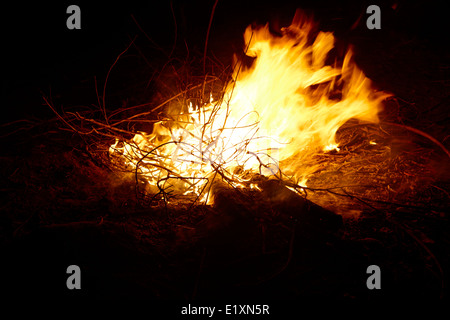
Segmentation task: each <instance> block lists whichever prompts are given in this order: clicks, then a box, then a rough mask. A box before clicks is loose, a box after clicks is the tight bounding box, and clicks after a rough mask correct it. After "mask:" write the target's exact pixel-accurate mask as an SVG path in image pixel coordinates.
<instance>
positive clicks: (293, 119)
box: [110, 12, 387, 201]
mask: <svg viewBox="0 0 450 320" xmlns="http://www.w3.org/2000/svg"><path fill="white" fill-rule="evenodd" d="M313 29H314V23H313V22H311V21H309V20H308V19H306V18H304V17H303V16H302V15H301V14H300V13H299V12H297V13H296V15H295V17H294V19H293V22H292V24H291V25H290V26H289V27H287V28H283V29H282V30H281V32H282V34H281V36H274V35H272V34H271V33H270V31H269V27H268V25H266V26H264V27H257V28H253V27H251V26H249V27H248V28H247V29H246V31H245V34H244V39H245V43H246V48H248V50H247V55H248V56H250V57H253V58H254V62H253V65H252V67H251V68H249V69H247V70H243V68H241V67H240V68H236V71H235V73H234V76H233V79H234V81H231V82H230V83H229V84H228V86H227V88H226V90H225V94H224V97H223V99H221V100H220V101H216V102H215V101H214V100H213V98H212V96H211V97H210V100H209V103H206V104H204V105H201V106H194V105H192V103H190V104H189V105H188V106H187V108H186V109H187V110H186V109H184V110H183V108H182V107H181V106H180V108H179V110H178V112H177V113H176V114H175V115H172V116H171V117H172V118H171V119H170V120H164V121H160V122H158V123H156V124H155V126H154V129H153V132H152V133H151V134H147V133H144V132H139V133H137V134H136V135H135V136H134V138H133V139H132V141H131V142H124V143H123V144H122V145H121V146H120V147H119V141H116V142H115V143H114V145H112V146H111V148H110V153H111V154H116V155H117V154H118V155H120V156H121V158H122V159H124V164H125V165H127V166H130V167H131V168H132V169H133V170H136V168H138V172H139V173H140V174H141V175H142V176H145V178H146V180H147V182H148V191H150V192H157V191H158V190H160V189H161V188H166V187H168V186H170V188H171V190H174V191H178V192H179V193H180V194H185V195H188V194H195V195H201V197H200V200H202V201H206V199H208V197H206V196H205V189H206V188H205V186H206V185H207V183H208V182H210V181H211V180H212V179H213V178H214V177H216V176H217V172H219V171H220V172H221V174H222V175H224V176H226V177H227V178H229V179H228V180H229V181H230V182H229V183H230V184H231V185H233V186H235V187H237V186H244V184H245V183H246V182H248V181H247V180H246V179H245V178H244V174H243V173H244V172H246V171H247V172H248V171H249V170H250V171H254V172H259V173H261V174H264V175H272V174H277V173H279V171H280V170H281V171H283V172H289V173H290V174H291V177H293V178H295V179H296V181H301V183H302V185H303V186H305V185H306V181H307V177H308V175H309V174H310V173H311V169H308V168H305V167H304V166H302V164H303V161H304V159H305V158H306V157H310V156H311V155H313V154H314V153H316V152H317V151H320V150H325V151H327V150H328V151H330V150H336V151H339V148H338V145H337V143H336V141H335V134H336V131H337V130H338V129H339V127H340V126H341V125H343V124H344V123H345V122H346V121H347V120H349V119H350V118H358V119H362V120H365V121H372V122H377V121H378V116H377V114H378V112H379V111H380V103H381V101H382V100H383V99H384V98H386V97H387V95H386V94H385V93H382V92H375V91H374V90H373V89H372V86H371V82H370V80H369V79H368V78H366V77H365V75H364V74H363V72H362V71H361V70H360V69H359V68H358V67H357V66H356V64H355V63H354V62H353V61H352V52H351V51H350V50H349V51H348V52H347V54H346V55H345V57H344V58H343V62H342V64H340V65H338V63H334V65H330V63H329V62H328V61H327V59H328V58H329V55H330V51H331V50H332V49H333V48H334V41H335V39H334V36H333V34H332V33H330V32H318V33H317V32H314V31H313ZM180 110H181V111H180ZM250 187H251V188H256V189H258V188H257V186H256V185H255V184H251V185H250ZM202 192H203V194H202ZM208 201H209V200H208Z"/></svg>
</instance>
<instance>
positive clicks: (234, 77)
mask: <svg viewBox="0 0 450 320" xmlns="http://www.w3.org/2000/svg"><path fill="white" fill-rule="evenodd" d="M216 4H217V2H216ZM214 8H215V5H214ZM170 9H171V10H172V11H171V12H172V14H173V17H174V18H175V16H176V15H177V14H179V12H178V13H177V11H176V10H175V9H174V7H173V4H172V3H171V5H170ZM383 10H384V9H383ZM393 10H394V9H393ZM213 13H214V9H213ZM292 13H294V12H292ZM212 18H213V14H211V21H212ZM132 20H133V22H134V23H135V25H136V26H137V28H138V30H139V32H140V33H139V34H140V35H141V33H142V34H143V35H144V36H143V37H141V38H139V40H142V39H144V40H145V39H149V37H148V35H147V34H146V33H145V30H144V29H143V28H142V27H141V26H140V25H139V22H138V19H136V18H135V17H134V16H132ZM211 21H210V24H209V26H208V32H207V34H208V35H207V37H208V36H209V35H210V28H211ZM360 21H361V18H359V19H358V20H356V22H354V21H353V22H352V28H355V26H357V25H358V23H359V22H360ZM383 26H384V25H383ZM176 27H180V26H178V25H176ZM180 28H181V27H180ZM326 30H329V29H327V28H323V25H321V24H320V23H319V21H318V20H315V19H313V18H312V17H311V16H308V15H307V14H305V13H304V12H303V11H301V10H298V11H296V12H295V15H294V16H293V19H292V20H290V23H287V24H286V25H285V26H284V27H282V28H278V27H276V26H273V25H272V24H269V23H267V24H265V25H264V24H259V25H258V24H256V23H254V24H251V25H248V27H246V28H245V27H244V28H243V29H242V30H240V35H241V38H242V35H243V39H241V40H243V41H242V46H241V47H240V48H239V49H236V48H233V49H235V50H234V51H235V52H230V57H231V56H232V54H233V53H234V56H233V57H232V59H231V58H230V61H231V60H232V63H231V64H229V65H228V64H222V63H221V61H220V59H218V58H217V57H215V56H213V54H212V53H213V50H211V51H210V52H211V57H209V56H208V52H209V51H208V50H207V45H208V38H207V39H206V43H205V47H204V51H203V52H200V51H192V52H191V51H190V48H189V47H188V45H187V43H186V48H184V47H183V46H181V47H183V48H182V49H179V48H178V47H177V46H175V44H177V42H176V41H177V39H175V44H174V47H173V49H172V50H171V51H170V54H168V55H167V57H169V58H170V59H168V60H169V61H167V62H165V63H162V64H161V66H160V67H158V68H155V70H156V71H155V73H154V74H153V75H152V76H151V79H150V80H148V77H149V76H148V75H147V74H145V75H144V76H143V77H144V78H145V81H143V82H147V81H148V82H147V85H146V86H145V90H147V89H148V92H145V93H143V94H142V96H143V97H145V99H143V100H142V101H141V100H138V99H137V98H136V100H133V98H130V99H129V98H127V97H124V98H123V100H120V99H121V98H117V96H120V95H121V94H122V93H123V92H121V91H120V90H116V87H114V90H113V89H110V86H111V88H112V87H113V86H112V85H111V82H112V83H113V84H114V81H116V82H121V81H122V80H121V79H117V78H120V76H118V75H123V74H125V73H124V72H123V70H121V71H122V73H120V72H118V73H115V70H116V69H115V68H119V67H121V68H126V66H127V64H126V63H124V64H123V65H121V63H122V61H123V59H128V58H130V57H136V56H138V57H140V58H141V61H144V62H145V64H147V67H148V68H149V69H150V68H152V67H153V66H152V65H151V63H149V60H147V58H146V57H145V55H144V53H143V50H142V51H141V48H144V47H140V45H141V43H138V41H137V40H136V39H137V37H134V38H132V37H130V40H129V43H128V46H127V45H125V46H124V47H123V48H121V49H120V50H117V53H118V55H117V56H115V60H113V63H112V65H111V66H110V69H109V70H107V72H106V75H105V79H104V82H102V81H100V80H98V79H97V78H94V80H93V81H92V84H93V85H94V86H93V87H92V88H90V89H89V90H91V91H93V92H94V93H95V94H96V98H97V99H95V97H94V101H93V103H91V104H90V105H83V107H79V105H77V106H68V107H67V108H66V106H63V105H62V104H61V105H59V104H57V102H54V101H57V100H58V98H57V97H55V99H53V97H52V94H51V93H49V94H48V95H47V94H45V93H43V94H42V97H43V100H44V103H45V105H46V106H47V107H48V108H50V110H51V111H52V112H53V113H54V115H56V117H55V118H54V119H52V120H51V121H49V122H48V123H47V124H46V126H47V125H48V126H49V127H50V128H51V129H49V130H48V132H46V133H45V134H44V135H48V136H51V137H52V139H53V136H52V135H53V134H54V133H56V134H55V135H54V136H55V137H56V136H57V137H56V138H55V139H56V141H57V142H56V145H57V147H55V149H56V151H53V150H48V149H46V148H47V147H46V146H45V142H39V143H38V144H36V147H35V148H34V149H32V150H33V151H32V152H33V157H36V158H30V159H31V160H30V161H29V164H28V165H25V164H24V165H23V167H21V168H20V170H19V169H15V165H13V164H14V161H11V163H9V162H8V163H7V165H5V166H4V167H5V171H11V172H13V173H12V174H11V175H10V176H8V179H9V180H11V181H13V182H12V186H13V188H16V185H20V183H21V179H22V182H23V181H25V182H23V183H24V185H25V187H24V189H25V190H26V191H27V192H29V190H32V192H36V195H35V196H34V198H33V197H29V195H28V194H25V193H24V195H20V196H17V197H11V199H13V200H14V201H16V202H15V203H13V204H12V205H8V206H9V207H11V208H14V210H15V212H16V214H15V216H14V219H15V220H14V219H12V221H13V223H11V225H14V228H10V229H11V230H13V231H11V234H12V235H11V239H20V241H22V242H18V244H16V246H17V247H19V248H21V245H22V243H24V245H23V246H25V247H26V245H27V244H30V245H29V246H30V248H32V249H27V248H26V249H25V251H26V252H28V251H27V250H29V251H30V252H33V251H34V249H33V248H35V246H36V247H39V248H41V247H42V248H47V247H50V248H53V247H52V246H59V245H61V246H62V247H64V248H66V247H65V246H67V247H69V248H71V250H72V251H70V252H69V253H64V255H65V256H64V257H65V258H67V261H68V260H69V259H70V260H71V261H70V263H71V264H73V263H75V264H79V266H78V267H79V270H81V271H80V272H81V273H82V274H83V276H84V272H86V270H88V272H93V273H91V275H90V277H87V278H89V279H90V280H89V281H91V283H88V285H87V286H88V287H89V288H90V290H92V291H90V292H94V294H98V295H100V296H106V297H108V296H109V295H115V294H116V293H117V292H118V291H119V289H117V290H116V291H114V290H113V291H112V292H114V293H110V292H109V288H111V284H112V283H115V281H116V280H117V279H120V281H123V283H125V284H124V285H123V287H124V288H130V287H131V288H132V289H130V290H129V291H128V292H131V293H130V295H131V296H132V295H133V292H135V291H134V290H136V292H137V293H136V296H150V297H152V298H154V297H169V298H172V297H177V298H182V299H185V298H189V299H196V298H204V297H207V298H208V297H209V296H210V295H211V296H214V297H223V296H224V295H227V296H235V295H236V296H238V297H249V296H252V297H253V296H257V297H267V296H268V297H276V298H278V295H279V294H281V295H282V297H288V298H290V297H292V296H295V297H300V298H302V297H304V296H308V295H310V294H311V295H314V292H315V290H317V292H319V295H322V296H327V295H329V294H330V295H332V296H335V297H344V296H345V297H350V298H353V297H357V298H360V297H363V298H365V297H368V296H369V294H368V293H367V290H368V289H367V287H366V282H365V281H366V280H367V279H366V278H364V279H363V280H362V281H360V280H361V279H359V278H358V279H357V278H356V276H355V274H356V275H360V274H364V272H366V270H367V267H369V266H372V267H373V268H372V269H373V270H381V272H382V274H383V278H382V279H383V280H382V281H386V282H383V284H382V288H383V290H386V289H385V288H386V287H389V283H388V281H389V280H392V279H394V280H392V281H393V282H394V283H395V284H396V285H398V286H400V285H399V283H400V284H403V283H404V282H407V281H409V278H408V277H409V276H410V275H411V277H413V276H414V277H415V278H414V279H417V278H420V279H422V278H421V275H422V274H426V276H427V278H426V281H425V280H423V281H424V283H425V282H426V284H421V285H420V286H419V285H418V286H417V290H416V291H415V292H418V291H420V290H422V291H423V292H431V293H432V294H433V295H434V296H436V297H438V296H439V297H442V296H443V295H444V293H445V292H444V291H445V290H444V279H445V277H444V269H445V265H444V264H445V263H446V260H445V259H443V258H442V257H444V258H445V254H442V252H441V254H440V253H439V252H437V254H434V253H433V252H434V251H433V250H434V247H432V245H433V244H434V243H437V242H438V240H433V239H437V238H438V236H442V237H443V239H444V240H445V239H446V233H442V234H439V233H438V232H437V231H436V234H433V232H431V231H430V230H435V229H433V228H432V226H430V228H429V229H426V228H425V227H424V228H423V229H421V228H422V227H421V226H420V227H419V226H417V225H414V224H413V223H412V222H411V221H415V222H417V221H421V222H424V225H426V223H429V224H430V225H431V224H432V223H434V222H436V221H437V222H438V223H439V222H440V221H447V220H445V219H448V217H447V214H446V213H445V207H446V204H448V199H449V197H448V192H447V191H446V182H445V177H442V180H443V181H441V180H439V179H440V178H441V177H440V175H442V176H444V175H445V174H442V172H445V166H443V169H442V168H440V167H439V165H437V163H440V162H439V161H441V160H442V159H443V158H445V159H446V161H448V157H449V156H450V153H449V151H448V150H447V148H446V146H445V139H443V138H442V136H440V137H437V136H434V133H433V132H431V131H430V132H429V131H427V130H425V129H424V127H425V126H422V127H419V126H417V127H416V126H415V124H418V123H421V122H420V121H416V122H413V121H409V120H410V119H409V120H408V119H406V116H405V115H406V114H408V115H409V113H408V112H407V111H405V110H406V109H408V108H409V107H411V106H412V104H408V102H407V101H406V100H402V99H401V98H400V97H398V96H397V93H398V92H396V90H391V89H396V88H395V86H392V85H391V86H389V85H386V86H384V84H386V83H387V84H388V83H389V82H386V81H385V82H383V81H378V80H380V79H381V78H380V77H379V76H378V77H376V76H374V75H376V72H374V71H373V70H374V68H375V67H373V65H371V64H370V63H367V61H366V63H365V64H364V63H360V62H361V61H364V60H363V59H362V58H361V57H363V58H364V55H362V54H360V53H361V52H360V51H358V48H359V47H358V45H357V44H355V46H353V45H352V44H349V43H347V42H346V41H344V40H343V39H342V38H341V37H339V36H338V34H337V32H336V33H333V32H331V31H326ZM178 31H179V30H178ZM176 32H177V31H176ZM373 32H377V30H373ZM380 32H381V31H380ZM178 41H180V40H179V39H178ZM237 43H238V42H237ZM152 45H154V43H153V42H152ZM178 45H179V46H180V44H179V43H178ZM185 49H186V52H185V51H183V50H185ZM151 50H154V51H160V52H165V51H164V50H163V49H161V48H156V49H155V48H153V47H152V49H151ZM151 50H150V52H154V51H151ZM177 50H180V51H179V52H178V51H177ZM230 51H231V50H230ZM130 52H132V53H130ZM180 52H181V53H180ZM165 53H167V52H165ZM182 53H186V55H187V57H186V59H185V60H183V59H182V58H179V57H181V56H182ZM226 53H228V52H226ZM224 55H225V53H223V55H222V56H224ZM167 57H166V56H164V57H163V58H161V59H165V58H167ZM192 57H194V58H192ZM178 58H179V59H178ZM188 58H189V59H191V60H189V59H188ZM390 58H392V57H390ZM366 59H369V58H366ZM385 59H388V58H386V57H385ZM369 60H370V59H369ZM389 61H390V60H389ZM157 62H158V63H159V61H157ZM155 64H157V63H156V62H155ZM374 64H375V63H374ZM363 66H364V68H363ZM371 68H372V69H371ZM382 68H389V64H387V66H384V67H383V66H380V69H382ZM142 69H143V70H145V72H147V70H148V69H145V68H142ZM363 70H364V71H363ZM383 70H384V69H383ZM133 72H134V70H132V71H130V73H133ZM380 72H381V71H380ZM143 73H144V72H143ZM115 77H116V78H115ZM133 77H134V74H133ZM136 77H138V76H136ZM130 78H132V77H130ZM392 81H393V80H392ZM124 82H125V81H124ZM86 83H88V82H86ZM123 86H126V84H124V85H123ZM142 87H144V86H141V84H139V86H137V88H138V89H139V90H140V89H142ZM127 90H130V91H129V92H132V93H133V94H134V93H135V92H136V91H138V90H135V89H134V88H127V89H126V90H124V91H125V92H128V91H127ZM408 90H409V88H408ZM74 91H77V90H75V89H74ZM391 92H392V93H391ZM407 92H409V91H407ZM108 94H109V95H108ZM150 94H151V96H150ZM110 95H111V96H112V95H115V96H114V97H115V99H113V98H110ZM119 100H120V103H117V101H119ZM48 108H47V109H46V110H47V111H48ZM411 108H412V107H411ZM408 110H409V109H408ZM436 110H440V107H439V108H436ZM54 115H53V114H52V116H53V117H54ZM402 116H403V119H402ZM54 120H56V121H54ZM404 120H405V121H404ZM419 120H421V119H419ZM25 123H26V124H27V125H29V126H30V128H31V127H32V121H31V120H30V121H28V122H25ZM53 126H55V127H57V129H58V130H55V129H54V128H53ZM43 128H44V126H43ZM45 129H47V127H45ZM26 130H28V129H18V130H17V132H19V133H23V132H27V131H26ZM30 130H31V129H30ZM39 130H43V129H39ZM59 135H61V138H60V137H59ZM67 137H70V139H66V138H67ZM27 138H28V137H25V140H26V139H27ZM63 140H64V141H63ZM39 141H41V140H39ZM441 141H442V142H441ZM61 142H62V143H61ZM61 145H64V146H63V147H61ZM58 148H59V149H58ZM67 148H69V149H70V148H72V149H71V150H70V151H67V150H66V149H67ZM6 149H7V148H6ZM36 154H37V155H36ZM36 159H37V160H36ZM52 163H56V165H55V164H52ZM442 163H444V161H442ZM34 166H37V169H36V168H35V167H34ZM60 167H61V168H60ZM66 171H67V172H68V173H67V172H66ZM9 180H8V181H9ZM47 181H50V182H47ZM52 183H53V184H54V185H55V186H53V185H52ZM30 186H31V187H30ZM21 196H23V198H21ZM23 199H25V200H26V201H25V200H23ZM28 199H32V200H29V201H28ZM21 200H23V201H21ZM11 201H12V200H11ZM33 201H34V202H33ZM35 203H37V204H39V205H36V204H35ZM35 208H39V209H35ZM33 210H35V211H37V210H40V211H39V212H38V213H33V214H31V215H29V214H28V212H29V211H32V212H34V211H33ZM413 218H414V220H413ZM427 219H428V220H427ZM405 221H406V222H405ZM425 222H426V223H425ZM409 223H410V224H409ZM408 224H409V226H408ZM418 225H420V223H418ZM5 230H6V229H5ZM427 231H430V232H427ZM430 234H431V236H430ZM434 235H436V238H433V236H434ZM49 239H50V240H49ZM61 239H62V240H61ZM35 240H36V241H35ZM444 242H445V241H444ZM35 243H36V245H35ZM41 243H43V245H42V246H41V245H40V244H41ZM31 244H33V245H31ZM417 248H419V250H416V249H417ZM430 248H431V249H430ZM439 248H440V249H442V248H443V249H442V250H444V249H445V246H443V247H442V248H441V247H439ZM60 249H61V248H59V247H56V249H55V250H54V251H55V252H65V249H64V250H62V249H61V250H60ZM436 251H438V250H436ZM11 252H14V250H11ZM18 252H20V250H18ZM36 252H40V251H39V250H37V251H36ZM86 252H87V253H86ZM398 252H400V254H399V255H398V256H397V253H398ZM439 254H440V255H439ZM36 255H37V254H36ZM49 255H51V256H52V257H51V259H49V260H50V261H55V260H56V259H57V258H56V257H59V256H58V255H53V254H52V253H51V254H49ZM102 255H105V256H107V257H108V259H109V260H108V259H106V260H105V261H108V262H104V261H103V256H102ZM12 256H13V255H12ZM73 257H75V258H74V259H72V258H73ZM52 259H53V260H52ZM77 259H78V260H77ZM408 259H409V260H408ZM441 259H442V260H441ZM72 260H73V261H72ZM397 260H398V261H397ZM400 260H401V261H400ZM18 261H22V260H20V259H19V260H18ZM79 261H81V262H79ZM155 261H156V262H155ZM399 261H400V262H399ZM405 261H406V262H405ZM411 261H413V262H414V263H415V264H412V267H411V268H410V267H409V264H408V263H410V262H411ZM111 262H112V263H111ZM407 262H408V263H407ZM27 263H28V262H27V261H26V260H25V261H24V263H23V264H22V263H16V264H18V265H27ZM64 263H65V260H64V262H61V264H64ZM116 264H117V266H118V267H117V269H114V268H115V267H111V269H109V267H110V265H116ZM130 266H132V267H130ZM324 266H325V267H324ZM330 266H331V267H330ZM377 266H379V267H380V268H378V269H377V268H376V267H377ZM64 267H67V266H65V265H64ZM22 268H25V267H22ZM43 268H44V267H43ZM54 268H56V267H54ZM327 268H328V269H327ZM408 268H410V269H411V270H413V271H409V273H408V270H410V269H408ZM11 269H15V267H14V266H13V267H11ZM372 269H370V270H372ZM20 270H22V269H20ZM52 270H53V269H52ZM74 270H75V269H74ZM92 270H94V271H92ZM105 270H106V271H105ZM149 270H150V271H149ZM230 270H231V271H230ZM392 270H394V271H392ZM424 270H425V271H424ZM20 272H21V271H19V272H18V273H20ZM58 272H59V270H58ZM103 272H106V274H107V276H105V278H102V273H103ZM23 273H25V270H24V272H23ZM403 273H404V274H405V276H404V277H402V275H403ZM135 274H136V276H135ZM417 274H419V276H417ZM341 275H343V276H342V277H341ZM386 275H387V276H386ZM50 276H51V275H47V278H48V277H50ZM97 277H98V278H99V279H100V280H99V282H95V281H96V279H97ZM384 277H385V278H384ZM389 277H390V278H389ZM43 278H44V277H43ZM82 279H84V278H82ZM93 279H94V280H93ZM104 279H107V280H104ZM110 279H113V281H109V280H110ZM385 279H388V280H385ZM405 279H406V280H405ZM424 279H425V278H424ZM128 280H129V281H128ZM82 281H84V280H82ZM102 281H104V282H102ZM120 281H119V282H120ZM23 283H24V286H25V285H26V283H27V281H26V280H24V281H23ZM92 283H95V284H94V285H93V284H92ZM105 283H106V285H105ZM129 283H131V285H130V287H128V285H129ZM386 283H387V285H386ZM108 285H109V286H108ZM141 285H142V286H141ZM58 286H59V284H57V285H55V287H58ZM84 286H85V284H84V282H83V284H82V288H84ZM37 287H38V286H36V288H37ZM58 288H59V287H58ZM97 288H100V289H98V290H97ZM142 288H144V289H142ZM392 288H394V289H392ZM423 288H425V289H427V290H425V289H423ZM96 290H97V291H96ZM139 290H141V291H139ZM388 290H390V291H388V292H389V297H396V296H397V291H396V290H397V287H395V286H393V287H390V288H389V289H388ZM17 291H18V292H20V290H17ZM120 291H121V293H122V292H127V291H126V290H122V288H121V289H120ZM375 291H376V290H374V291H373V292H375ZM406 291H407V290H406V289H405V290H402V291H401V292H406ZM330 292H331V293H330ZM375 294H376V293H375ZM189 310H190V309H189ZM195 310H196V309H195Z"/></svg>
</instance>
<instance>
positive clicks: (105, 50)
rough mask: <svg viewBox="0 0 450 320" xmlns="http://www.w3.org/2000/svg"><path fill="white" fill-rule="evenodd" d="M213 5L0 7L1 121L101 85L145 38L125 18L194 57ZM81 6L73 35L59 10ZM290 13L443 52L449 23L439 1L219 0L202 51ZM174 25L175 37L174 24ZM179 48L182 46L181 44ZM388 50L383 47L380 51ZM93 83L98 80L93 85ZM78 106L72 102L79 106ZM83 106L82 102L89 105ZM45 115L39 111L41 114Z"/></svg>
mask: <svg viewBox="0 0 450 320" xmlns="http://www.w3.org/2000/svg"><path fill="white" fill-rule="evenodd" d="M213 3H214V1H213V0H210V1H206V0H200V1H179V0H174V1H172V4H171V2H169V1H123V2H112V3H111V2H102V3H101V2H95V3H93V2H92V1H76V2H68V1H62V2H59V3H57V4H55V3H52V4H50V3H45V2H41V1H40V2H34V3H31V4H30V3H22V2H14V3H12V4H6V5H2V8H1V11H2V13H3V14H2V18H1V30H2V37H1V39H2V43H3V46H2V47H3V50H2V52H3V58H2V62H3V67H2V85H1V88H2V102H3V103H2V104H3V109H2V113H3V121H6V120H13V119H16V118H22V117H27V116H29V115H30V114H32V115H35V114H41V113H44V114H45V113H46V112H48V110H43V109H42V108H41V107H40V106H39V105H40V103H41V99H40V96H41V95H42V93H41V91H44V92H46V93H47V94H48V93H49V92H50V91H51V93H52V95H55V96H56V97H57V96H58V94H62V95H63V94H64V92H65V91H67V88H68V87H73V85H74V83H76V84H79V83H80V81H86V79H93V77H94V76H96V77H97V78H98V80H99V81H101V80H102V79H104V77H105V75H106V73H107V71H108V69H109V67H110V66H111V64H112V63H113V62H114V60H115V58H116V57H117V55H118V54H119V53H120V52H121V51H122V50H124V48H126V47H127V46H128V44H129V43H130V40H131V39H132V38H133V37H134V36H136V35H137V36H138V38H137V39H138V40H137V41H139V40H140V41H143V40H145V35H144V34H143V33H142V32H141V31H140V30H139V28H138V27H137V25H136V24H135V23H134V21H133V19H132V18H131V14H132V15H133V16H134V17H135V19H136V21H138V23H139V24H140V26H141V28H142V30H144V31H145V32H146V33H147V35H148V36H149V37H150V38H151V39H152V41H154V42H155V43H157V44H158V45H159V46H160V47H161V48H163V49H164V50H166V52H169V51H170V50H171V48H172V46H173V44H174V40H175V34H176V45H177V47H179V48H184V47H186V46H187V47H189V48H190V50H193V49H198V50H199V51H201V50H202V49H203V46H204V42H205V36H206V30H207V26H208V22H209V17H210V13H211V9H212V6H213ZM70 4H77V5H79V6H80V8H81V26H82V29H81V30H68V29H67V28H66V19H67V17H68V16H69V15H68V14H66V8H67V7H68V6H69V5H70ZM370 4H377V5H379V6H380V8H381V13H382V15H381V20H382V22H381V24H382V29H381V30H367V28H366V27H365V21H366V19H367V17H368V15H367V14H365V10H366V8H367V6H368V5H370ZM296 8H302V9H304V10H306V11H307V12H310V13H313V14H314V16H315V17H316V19H317V20H319V21H320V22H321V23H322V28H323V29H329V30H332V31H334V32H335V34H336V36H338V37H341V38H342V39H344V40H347V41H348V40H349V39H351V35H350V27H351V26H352V25H353V23H355V21H356V20H357V19H358V17H361V15H362V19H361V20H360V22H359V24H358V26H357V28H356V29H353V30H351V32H352V35H354V34H355V32H356V33H357V34H358V35H360V36H361V35H362V36H364V37H366V38H367V37H373V42H374V43H375V42H383V41H384V39H385V38H388V37H389V36H390V34H391V33H392V32H396V33H401V34H402V35H403V36H404V37H407V38H411V39H420V40H421V41H424V42H425V43H426V45H427V46H430V47H436V50H441V51H442V50H444V51H445V50H446V48H447V46H448V31H449V29H450V28H449V23H448V22H447V21H448V20H447V11H446V7H445V5H444V2H442V3H439V2H433V1H402V0H399V1H324V0H320V1H301V0H297V1H219V2H218V5H217V8H216V11H215V16H214V20H213V24H212V28H211V34H210V38H209V44H208V48H209V50H210V51H209V52H213V53H214V54H215V55H216V56H217V57H218V58H219V59H221V60H222V61H224V63H225V64H226V63H228V62H229V61H230V60H229V59H230V58H231V56H232V54H233V52H234V51H237V50H239V49H240V48H241V46H242V34H243V31H244V30H245V27H246V26H247V25H249V24H250V23H252V22H258V23H265V22H268V21H269V22H271V23H272V25H275V26H276V25H277V24H278V25H281V26H283V25H287V24H289V22H290V20H291V19H292V16H293V14H294V12H295V9H296ZM174 16H175V20H176V32H175V24H174ZM184 42H185V43H184ZM387 50H389V49H387ZM146 54H147V55H148V56H147V59H148V60H149V61H152V60H155V59H156V58H161V57H159V56H158V55H160V54H161V51H158V50H154V51H147V52H146ZM152 55H154V56H152ZM153 58H155V59H153ZM100 83H101V82H100ZM81 102H82V101H80V103H81ZM90 102H91V101H86V103H90ZM44 109H45V108H44Z"/></svg>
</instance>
